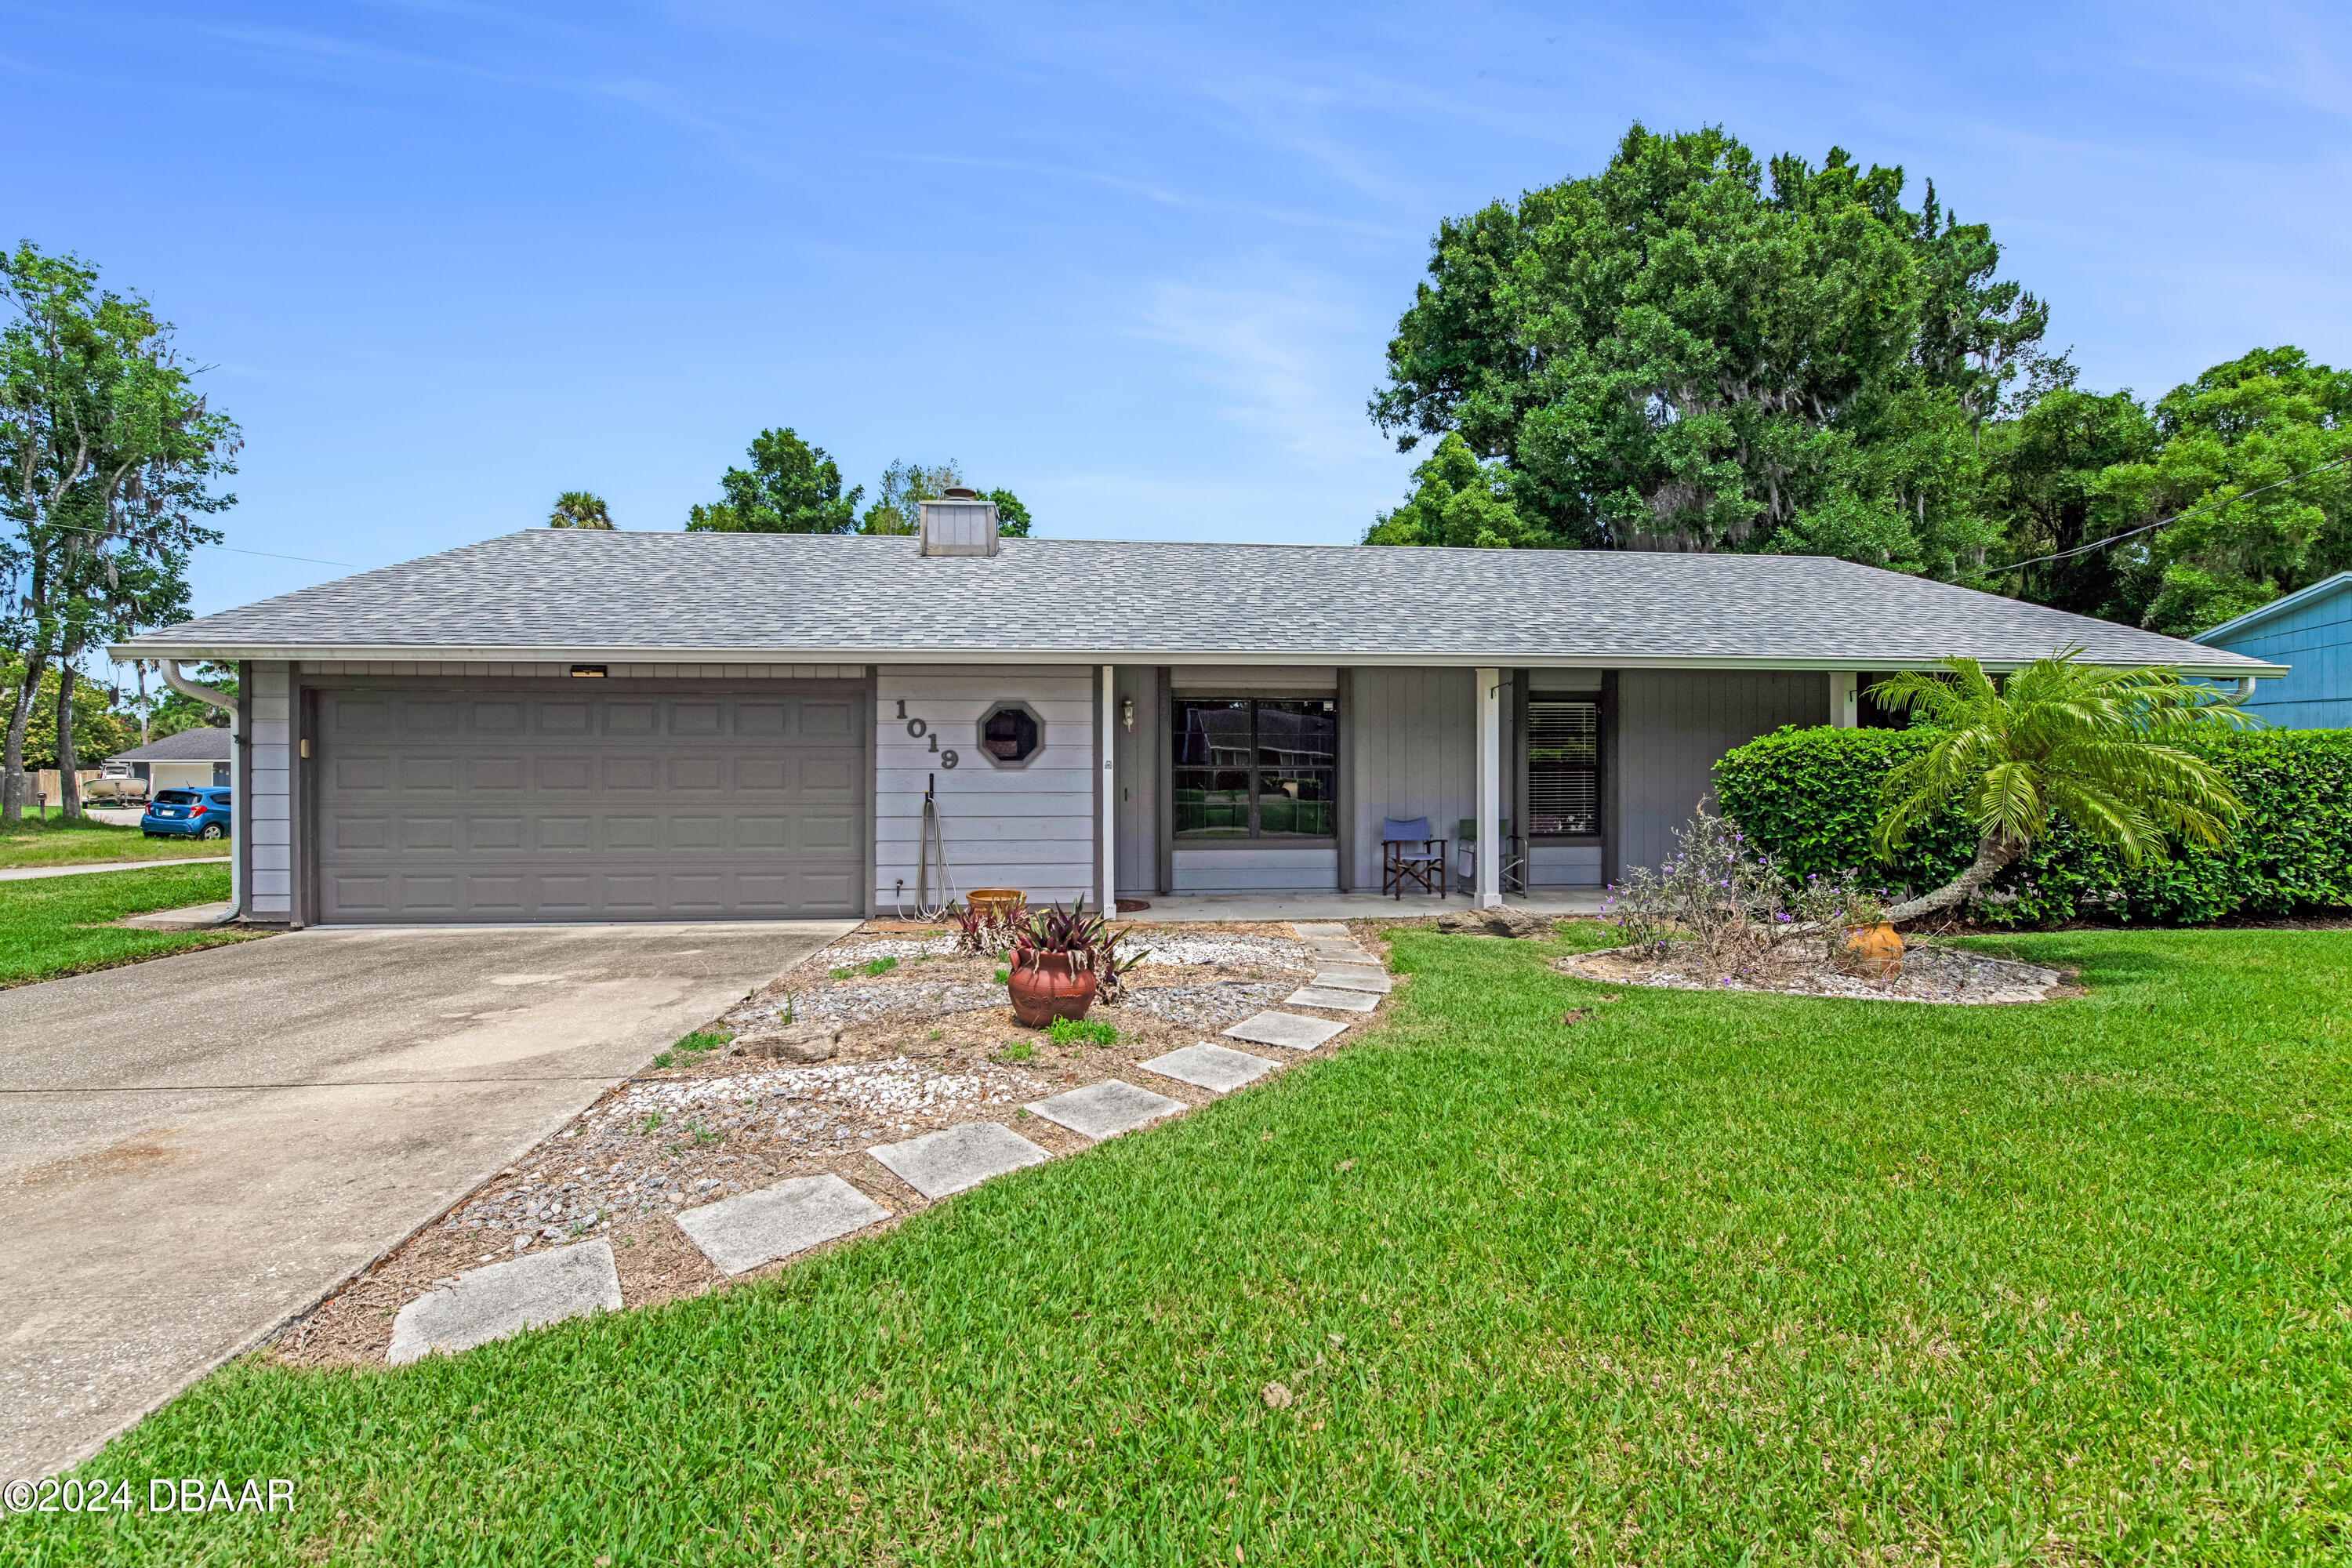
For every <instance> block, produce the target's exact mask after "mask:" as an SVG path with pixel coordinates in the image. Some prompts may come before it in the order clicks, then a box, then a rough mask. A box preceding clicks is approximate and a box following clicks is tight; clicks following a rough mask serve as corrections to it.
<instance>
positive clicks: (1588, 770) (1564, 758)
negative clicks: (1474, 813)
mask: <svg viewBox="0 0 2352 1568" xmlns="http://www.w3.org/2000/svg"><path fill="white" fill-rule="evenodd" d="M1600 831H1601V704H1600V703H1598V702H1554V701H1549V700H1536V699H1533V698H1530V699H1529V700H1528V833H1529V834H1531V835H1543V834H1593V833H1599V832H1600Z"/></svg>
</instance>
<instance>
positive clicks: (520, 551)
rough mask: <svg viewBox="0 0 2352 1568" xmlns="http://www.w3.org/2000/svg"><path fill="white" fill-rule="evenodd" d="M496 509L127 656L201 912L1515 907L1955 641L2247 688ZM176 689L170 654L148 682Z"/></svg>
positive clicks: (1898, 634)
mask: <svg viewBox="0 0 2352 1568" xmlns="http://www.w3.org/2000/svg"><path fill="white" fill-rule="evenodd" d="M923 510H924V517H923V520H922V527H921V530H920V531H919V533H918V534H917V535H913V536H898V537H881V538H870V537H855V536H852V537H832V536H811V535H804V534H734V533H632V532H604V531H593V530H569V529H554V530H551V529H536V530H532V531H527V532H520V533H513V534H509V535H507V536H505V537H503V538H499V539H493V540H489V541H487V542H483V543H480V544H474V545H468V546H466V547H464V548H461V549H457V550H451V551H447V552H443V553H441V554H438V555H432V556H427V557H425V558H424V559H422V560H418V561H412V562H409V563H404V564H402V565H398V566H391V567H386V568H383V570H380V571H374V572H368V573H363V574H360V575H358V576H354V577H349V578H345V579H342V580H341V581H339V582H334V583H329V584H322V585H320V586H318V587H315V588H307V589H304V590H302V591H300V592H299V593H294V594H289V595H283V596H282V597H278V598H275V599H268V600H265V601H263V602H261V603H259V604H256V605H247V606H246V607H244V608H242V609H236V610H229V611H226V612H223V613H221V614H219V615H214V616H205V617H204V618H203V619H201V620H196V621H191V622H188V623H186V624H184V625H182V626H172V627H168V628H165V629H163V630H160V631H155V632H152V633H149V634H147V635H145V636H142V637H137V638H135V639H133V640H131V642H128V643H126V644H123V645H121V647H117V648H116V649H115V652H116V654H117V656H118V657H121V658H134V657H136V658H163V659H167V660H194V659H208V660H212V661H215V662H220V663H227V662H231V661H234V662H235V663H236V665H237V666H238V668H239V669H240V679H241V685H240V691H241V693H242V695H241V696H240V697H239V699H238V714H237V720H238V729H239V733H240V736H241V738H242V742H243V744H242V748H241V755H240V758H239V761H238V763H237V770H238V771H237V776H236V789H237V792H238V795H237V799H238V802H239V807H240V814H241V816H242V817H243V819H244V821H245V823H246V825H247V831H245V832H244V834H243V835H242V836H241V837H240V838H239V840H238V854H239V856H240V857H242V858H243V861H242V863H241V864H240V866H239V871H240V874H241V876H242V877H243V879H244V881H243V884H242V887H243V894H242V896H243V897H244V898H245V900H246V902H247V909H248V911H249V913H250V914H251V916H252V917H253V918H255V919H258V920H263V921H289V922H298V923H310V922H322V923H331V924H346V923H360V922H403V923H407V922H425V921H448V922H482V921H614V920H656V921H659V920H714V919H719V920H723V919H775V918H784V917H802V916H851V915H866V914H871V913H879V912H887V911H889V910H892V909H894V908H895V907H898V906H899V905H901V904H909V905H910V904H912V902H913V901H914V899H915V895H916V892H917V889H918V886H919V883H928V884H929V886H928V889H927V890H929V892H930V893H931V895H932V896H933V897H934V898H936V897H937V896H938V892H939V889H938V878H939V873H938V872H937V870H936V869H929V870H924V869H919V860H920V859H921V846H922V844H923V834H924V829H923V822H924V800H925V795H926V794H927V792H928V793H929V795H930V796H931V798H932V800H933V801H934V802H935V804H936V807H937V817H938V822H939V834H940V843H941V847H942V848H943V851H944V856H945V859H946V861H947V864H948V867H949V868H950V872H951V874H952V877H953V879H954V881H955V883H956V885H957V886H959V887H961V888H963V889H971V888H975V887H1007V888H1019V889H1024V891H1026V892H1027V893H1028V894H1029V895H1030V896H1031V898H1032V899H1033V900H1045V899H1068V898H1070V897H1072V896H1074V895H1076V894H1078V893H1081V892H1084V893H1086V894H1087V895H1088V896H1089V897H1090V898H1092V899H1094V900H1097V901H1098V902H1099V901H1100V900H1105V899H1106V898H1108V897H1109V896H1111V895H1114V894H1126V895H1130V896H1140V897H1144V898H1150V897H1153V896H1154V895H1181V894H1185V893H1210V892H1242V891H1250V890H1269V891H1270V890H1276V889H1283V890H1297V891H1324V892H1330V891H1339V892H1346V891H1349V890H1360V891H1377V890H1379V889H1380V887H1381V863H1382V850H1381V822H1382V819H1383V818H1385V817H1403V818H1410V817H1422V816H1426V817H1428V818H1430V819H1431V821H1432V824H1433V826H1434V827H1435V829H1436V830H1437V831H1439V832H1440V833H1442V834H1443V835H1444V837H1448V838H1454V837H1457V829H1456V825H1457V824H1458V823H1459V822H1461V821H1463V820H1465V819H1469V820H1472V821H1475V822H1478V823H1480V824H1482V825H1484V826H1483V830H1482V831H1481V832H1480V833H1479V834H1478V836H1477V837H1478V838H1479V841H1480V846H1481V849H1482V850H1485V851H1487V852H1486V853H1484V854H1482V855H1481V856H1480V857H1479V858H1478V860H1477V862H1476V879H1477V883H1476V888H1475V897H1476V898H1477V899H1479V900H1481V901H1485V902H1492V901H1496V900H1498V899H1499V898H1500V896H1501V892H1502V885H1503V884H1502V875H1501V868H1500V865H1499V860H1500V856H1501V852H1502V847H1501V840H1502V838H1503V835H1502V833H1501V831H1500V829H1501V826H1502V824H1503V823H1504V822H1505V821H1506V820H1507V821H1508V822H1509V823H1510V824H1511V825H1512V837H1516V838H1517V839H1519V840H1520V841H1521V847H1523V854H1524V862H1525V864H1524V870H1525V879H1526V881H1527V883H1528V888H1529V889H1530V890H1540V889H1545V888H1560V889H1567V888H1577V887H1597V886H1599V885H1601V884H1602V883H1604V882H1606V881H1609V880H1612V879H1614V878H1615V877H1616V875H1617V872H1618V869H1619V868H1621V867H1624V866H1631V865H1636V864H1647V863H1653V862H1654V861H1655V860H1656V859H1657V858H1659V857H1660V855H1661V854H1662V853H1663V852H1664V850H1665V849H1666V847H1668V845H1669V843H1670V836H1671V834H1672V833H1673V831H1674V829H1675V826H1677V825H1679V824H1680V823H1682V822H1683V821H1685V819H1686V818H1687V817H1688V816H1690V814H1691V812H1692V809H1693V807H1694V806H1695V805H1696V803H1697V802H1698V800H1699V799H1700V797H1701V796H1702V795H1704V794H1705V793H1706V790H1707V788H1708V769H1709V767H1710V765H1711V764H1712V763H1714V762H1715V760H1716V759H1717V757H1719V756H1720V755H1722V753H1723V752H1725V751H1727V750H1728V749H1729V748H1731V747H1733V746H1737V745H1739V744H1740V743H1742V742H1746V741H1748V740H1750V739H1752V738H1753V737H1755V736H1758V735H1760V734H1764V733H1766V732H1768V731H1771V730H1774V729H1776V728H1778V727H1780V726H1781V725H1784V724H1797V725H1812V724H1852V723H1854V722H1856V721H1857V717H1858V708H1857V703H1856V696H1855V693H1856V688H1857V685H1858V684H1861V683H1865V682H1867V680H1869V679H1871V678H1872V676H1873V675H1874V673H1875V672H1880V671H1887V670H1895V669H1905V668H1924V667H1927V666H1931V665H1933V664H1934V663H1935V661H1937V659H1938V658H1942V657H1943V656H1945V655H1948V654H1955V653H1958V654H1971V655H1974V656H1976V657H1977V658H1981V659H1983V660H1985V661H1986V662H1987V663H1988V664H1990V665H1993V666H1996V667H2001V666H2008V667H2014V666H2016V665H2018V664H2021V663H2023V662H2025V661H2028V660H2031V659H2032V658H2037V657H2039V656H2041V655H2043V654H2046V653H2049V652H2050V651H2052V650H2053V649H2054V648H2058V647H2065V646H2069V645H2075V644H2079V645H2081V646H2082V647H2084V648H2085V649H2087V651H2088V653H2089V655H2090V657H2092V658H2096V659H2100V660H2103V661H2107V662H2113V663H2122V664H2143V663H2161V664H2171V665H2177V666H2179V667H2180V668H2182V669H2183V670H2185V671H2188V672H2191V673H2194V674H2197V675H2200V676H2205V677H2209V678H2211V679H2221V680H2229V681H2241V680H2251V679H2254V678H2259V677H2265V676H2277V675H2281V674H2284V668H2283V667H2281V666H2278V665H2275V664H2272V663H2269V662H2267V661H2265V660H2263V659H2259V658H2248V657H2246V656H2244V655H2241V654H2234V653H2228V652H2222V651H2220V650H2216V649H2212V648H2208V647H2199V646H2197V645H2195V644H2192V643H2187V642H2182V641H2179V640H2177V639H2175V638H2171V637H2160V636H2158V635H2156V634H2154V633H2151V632H2146V631H2140V630H2136V629H2134V628H2131V627H2128V626H2113V625H2110V624H2107V623H2105V622H2103V621H2095V620H2087V619H2084V618H2082V617H2079V616H2069V615H2065V614H2063V613H2061V612H2058V611H2055V610H2050V609H2045V608H2042V607H2039V606H2036V605H2026V604H2021V603H2018V602H2016V601H2014V600H2010V599H2003V598H1999V597H1996V596H1994V595H1989V594H1982V593H1978V592H1975V591H1972V590H1969V589H1967V588H1961V587H1955V586H1952V585H1949V584H1939V583H1931V582H1925V581H1922V580H1920V579H1918V578H1916V577H1908V576H1904V575H1901V574H1895V573H1890V572H1882V571H1876V570H1874V569H1872V568H1870V567H1866V566H1857V565H1853V564H1850V563H1844V562H1839V561H1832V560H1822V559H1814V558H1805V557H1797V556H1779V555H1695V554H1650V553H1633V552H1599V551H1593V552H1553V551H1487V550H1444V549H1381V548H1364V547H1331V546H1260V545H1235V544H1170V543H1128V542H1115V541H1096V540H1065V539H1008V540H1004V541H1003V542H1002V543H1001V545H1000V543H999V542H998V541H997V539H996V535H995V519H994V510H993V509H992V508H991V507H989V506H988V505H987V503H985V502H984V501H977V500H971V501H966V500H950V501H946V502H940V503H932V504H929V505H927V506H926V507H925V508H924V509H923ZM174 673H175V674H176V671H174Z"/></svg>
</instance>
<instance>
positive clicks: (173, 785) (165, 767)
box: [104, 724, 236, 796]
mask: <svg viewBox="0 0 2352 1568" xmlns="http://www.w3.org/2000/svg"><path fill="white" fill-rule="evenodd" d="M235 761H236V746H235V744H234V743H233V742H232V738H231V736H230V734H229V731H228V729H227V727H226V725H217V724H199V725H197V726H196V727H195V728H194V729H192V730H182V731H179V732H178V733H177V734H173V735H166V736H164V737H163V739H162V740H160V741H150V742H148V743H147V744H145V745H143V746H134V747H132V748H131V750H130V751H127V752H116V753H115V754H114V755H112V756H110V757H109V758H107V759H106V765H105V770H104V776H105V777H107V778H115V779H144V780H146V781H147V786H148V793H149V795H151V796H152V795H153V793H154V792H155V791H156V790H162V789H193V788H195V787H198V786H200V785H218V786H222V787H228V786H229V785H230V784H231V779H232V776H233V771H234V768H233V764H234V763H235Z"/></svg>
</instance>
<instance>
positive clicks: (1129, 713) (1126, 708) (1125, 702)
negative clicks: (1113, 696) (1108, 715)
mask: <svg viewBox="0 0 2352 1568" xmlns="http://www.w3.org/2000/svg"><path fill="white" fill-rule="evenodd" d="M1118 721H1119V722H1120V723H1121V724H1123V725H1125V726H1126V727H1127V732H1128V733H1129V734H1130V735H1132V734H1134V733H1135V699H1134V698H1132V697H1122V698H1120V699H1119V700H1118Z"/></svg>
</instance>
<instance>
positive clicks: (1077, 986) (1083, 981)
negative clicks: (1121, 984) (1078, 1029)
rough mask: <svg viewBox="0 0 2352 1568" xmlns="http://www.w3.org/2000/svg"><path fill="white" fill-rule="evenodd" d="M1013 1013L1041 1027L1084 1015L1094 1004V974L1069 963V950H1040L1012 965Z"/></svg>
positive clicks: (1021, 1019) (1033, 1027) (1036, 1026)
mask: <svg viewBox="0 0 2352 1568" xmlns="http://www.w3.org/2000/svg"><path fill="white" fill-rule="evenodd" d="M1011 990H1012V992H1013V1017H1014V1018H1015V1019H1016V1020H1018V1021H1019V1022H1020V1023H1021V1024H1022V1025H1023V1026H1024V1027H1027V1028H1032V1029H1042V1028H1044V1027H1045V1026H1046V1025H1048V1024H1050V1023H1052V1022H1053V1021H1054V1020H1055V1019H1056V1018H1083V1017H1085V1016H1087V1008H1089V1007H1091V1006H1093V1005H1095V977H1094V975H1093V973H1091V972H1090V971H1087V970H1083V969H1081V970H1076V971H1073V970H1072V969H1071V967H1070V955H1069V954H1068V953H1066V952H1041V953H1038V954H1036V955H1035V956H1034V958H1033V959H1032V961H1031V962H1030V963H1015V964H1014V965H1013V981H1012V984H1011Z"/></svg>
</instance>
